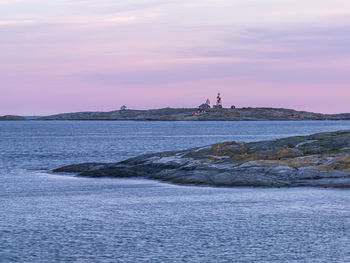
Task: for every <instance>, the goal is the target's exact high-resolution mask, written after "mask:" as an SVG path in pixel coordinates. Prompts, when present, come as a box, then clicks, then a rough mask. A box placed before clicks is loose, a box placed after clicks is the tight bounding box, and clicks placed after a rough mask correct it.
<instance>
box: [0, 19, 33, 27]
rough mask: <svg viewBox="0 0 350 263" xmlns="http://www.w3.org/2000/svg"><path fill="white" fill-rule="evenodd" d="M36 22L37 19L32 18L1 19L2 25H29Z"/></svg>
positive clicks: (0, 24)
mask: <svg viewBox="0 0 350 263" xmlns="http://www.w3.org/2000/svg"><path fill="white" fill-rule="evenodd" d="M34 23H36V21H35V20H31V19H17V20H0V26H13V25H28V24H34Z"/></svg>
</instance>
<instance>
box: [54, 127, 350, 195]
mask: <svg viewBox="0 0 350 263" xmlns="http://www.w3.org/2000/svg"><path fill="white" fill-rule="evenodd" d="M54 172H68V173H77V174H78V175H79V176H88V177H141V178H148V179H157V180H162V181H167V182H173V183H177V184H204V185H215V186H263V187H296V186H317V187H340V188H350V130H349V131H338V132H328V133H319V134H314V135H310V136H296V137H289V138H284V139H279V140H272V141H260V142H251V143H243V142H225V143H217V144H213V145H209V146H205V147H198V148H193V149H188V150H183V151H171V152H161V153H154V154H145V155H141V156H138V157H135V158H131V159H128V160H125V161H122V162H119V163H83V164H76V165H69V166H65V167H62V168H58V169H56V170H54Z"/></svg>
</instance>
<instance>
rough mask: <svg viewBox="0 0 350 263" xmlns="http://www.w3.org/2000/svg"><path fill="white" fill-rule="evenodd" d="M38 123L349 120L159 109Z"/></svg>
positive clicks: (348, 116)
mask: <svg viewBox="0 0 350 263" xmlns="http://www.w3.org/2000/svg"><path fill="white" fill-rule="evenodd" d="M38 120H114V121H128V120H130V121H264V120H276V121H277V120H279V121H280V120H350V113H343V114H321V113H312V112H306V111H296V110H291V109H280V108H235V109H230V108H221V109H213V108H211V109H205V110H203V111H199V110H198V108H163V109H155V110H116V111H110V112H75V113H63V114H56V115H51V116H45V117H41V118H39V119H38Z"/></svg>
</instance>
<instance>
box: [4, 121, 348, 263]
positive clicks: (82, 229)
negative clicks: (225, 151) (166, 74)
mask: <svg viewBox="0 0 350 263" xmlns="http://www.w3.org/2000/svg"><path fill="white" fill-rule="evenodd" d="M344 129H350V121H298V122H291V121H289V122H110V121H58V122H56V121H47V122H45V121H23V122H22V121H18V122H7V121H5V122H0V262H1V263H3V262H43V263H44V262H45V263H49V262H102V263H104V262H350V250H349V248H350V191H349V190H339V189H323V188H289V189H288V188H287V189H269V188H248V187H242V188H214V187H203V186H201V187H196V186H178V185H172V184H166V183H161V182H157V181H148V180H143V179H107V178H102V179H94V178H77V177H74V176H68V175H53V174H51V173H50V172H49V170H50V169H53V168H56V167H59V166H63V165H67V164H72V163H80V162H89V161H93V162H115V161H121V160H124V159H126V158H129V157H134V156H136V155H139V154H143V153H151V152H157V151H166V150H179V149H186V148H190V147H196V146H204V145H208V144H212V143H216V142H222V141H232V140H236V141H258V140H267V139H276V138H281V137H287V136H294V135H307V134H312V133H316V132H323V131H335V130H344Z"/></svg>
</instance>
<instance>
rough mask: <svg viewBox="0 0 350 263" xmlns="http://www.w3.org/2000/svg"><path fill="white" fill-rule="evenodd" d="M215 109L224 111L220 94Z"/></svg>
mask: <svg viewBox="0 0 350 263" xmlns="http://www.w3.org/2000/svg"><path fill="white" fill-rule="evenodd" d="M214 108H215V109H222V99H221V94H220V92H219V93H218V96H217V97H216V105H214Z"/></svg>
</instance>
